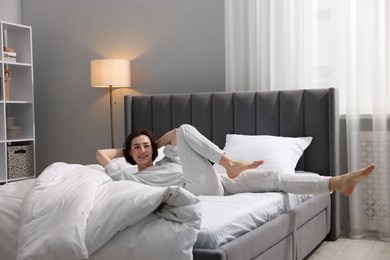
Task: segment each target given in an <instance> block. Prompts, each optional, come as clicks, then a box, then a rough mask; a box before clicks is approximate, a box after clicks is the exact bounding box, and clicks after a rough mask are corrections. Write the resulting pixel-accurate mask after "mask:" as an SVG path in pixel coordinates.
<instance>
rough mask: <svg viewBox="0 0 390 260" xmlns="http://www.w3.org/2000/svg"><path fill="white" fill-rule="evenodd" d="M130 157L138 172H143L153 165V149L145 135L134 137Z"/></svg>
mask: <svg viewBox="0 0 390 260" xmlns="http://www.w3.org/2000/svg"><path fill="white" fill-rule="evenodd" d="M130 155H131V156H132V157H133V159H134V161H135V162H136V163H137V166H138V170H143V169H145V168H147V167H149V166H152V165H153V158H152V156H153V147H152V144H151V142H150V139H149V137H148V136H146V135H140V136H137V137H135V138H134V139H133V140H132V141H131V146H130Z"/></svg>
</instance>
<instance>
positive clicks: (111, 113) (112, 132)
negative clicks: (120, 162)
mask: <svg viewBox="0 0 390 260" xmlns="http://www.w3.org/2000/svg"><path fill="white" fill-rule="evenodd" d="M109 87H110V123H111V148H113V149H114V145H115V142H114V117H113V111H112V85H110V86H109Z"/></svg>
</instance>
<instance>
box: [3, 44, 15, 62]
mask: <svg viewBox="0 0 390 260" xmlns="http://www.w3.org/2000/svg"><path fill="white" fill-rule="evenodd" d="M3 55H4V61H5V62H16V56H17V55H16V51H15V49H13V48H10V47H4V52H3Z"/></svg>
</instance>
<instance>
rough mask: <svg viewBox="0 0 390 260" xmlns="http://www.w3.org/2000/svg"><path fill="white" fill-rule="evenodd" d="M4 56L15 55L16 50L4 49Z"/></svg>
mask: <svg viewBox="0 0 390 260" xmlns="http://www.w3.org/2000/svg"><path fill="white" fill-rule="evenodd" d="M3 54H4V57H16V52H14V51H5V52H3Z"/></svg>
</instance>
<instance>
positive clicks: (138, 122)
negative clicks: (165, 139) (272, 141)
mask: <svg viewBox="0 0 390 260" xmlns="http://www.w3.org/2000/svg"><path fill="white" fill-rule="evenodd" d="M183 123H188V124H192V125H194V126H195V127H196V128H198V130H199V131H200V132H201V133H202V134H204V135H205V136H206V137H208V138H209V139H210V140H212V141H213V142H214V143H216V144H217V145H218V146H219V147H221V148H223V146H224V143H225V135H226V134H228V133H237V134H250V135H254V134H256V135H260V134H263V135H276V136H290V137H298V136H312V137H313V141H312V143H311V144H310V146H309V147H308V148H307V149H306V151H305V153H304V155H303V156H302V158H301V159H300V161H299V162H298V165H297V169H298V170H306V171H312V172H317V173H319V174H321V175H331V176H334V175H338V169H339V161H338V158H339V155H338V153H339V147H338V103H337V93H336V90H335V89H333V88H330V89H311V90H284V91H265V92H234V93H228V92H217V93H195V94H171V95H144V96H126V97H125V133H126V135H127V134H129V133H130V132H131V131H132V130H133V129H149V130H151V131H153V132H154V134H155V135H156V137H157V138H158V137H160V136H161V135H162V134H164V133H165V132H167V131H169V130H171V129H172V128H174V127H178V126H180V125H181V124H183ZM339 200H340V198H339V194H332V198H331V201H332V207H331V211H332V212H331V215H332V217H331V223H332V225H331V233H330V237H329V238H330V239H336V238H337V237H338V236H339V234H340V216H339V207H340V202H339Z"/></svg>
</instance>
